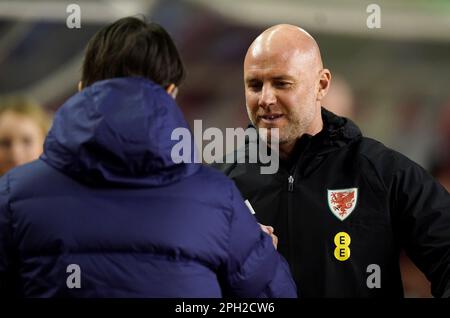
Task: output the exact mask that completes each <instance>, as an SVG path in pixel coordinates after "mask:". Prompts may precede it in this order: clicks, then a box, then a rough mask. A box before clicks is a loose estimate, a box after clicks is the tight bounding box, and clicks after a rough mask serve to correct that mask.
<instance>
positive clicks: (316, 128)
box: [279, 115, 323, 160]
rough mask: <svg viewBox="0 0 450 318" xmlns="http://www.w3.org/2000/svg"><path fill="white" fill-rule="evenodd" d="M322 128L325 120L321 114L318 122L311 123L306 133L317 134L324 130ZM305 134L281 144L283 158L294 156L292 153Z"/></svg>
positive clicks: (281, 156)
mask: <svg viewBox="0 0 450 318" xmlns="http://www.w3.org/2000/svg"><path fill="white" fill-rule="evenodd" d="M322 129H323V121H322V116H321V115H320V116H319V120H317V121H316V123H314V124H313V125H311V126H310V128H308V130H307V131H306V132H305V133H304V134H308V135H310V136H315V135H317V134H318V133H320V132H321V131H322ZM304 134H301V135H300V136H298V137H297V139H295V140H292V141H289V142H286V143H283V144H280V145H279V149H280V158H281V159H283V160H288V159H289V158H290V157H291V156H292V153H293V152H294V149H295V145H296V143H297V140H298V139H300V138H301V137H302V136H303V135H304Z"/></svg>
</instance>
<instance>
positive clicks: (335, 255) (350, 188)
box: [219, 25, 450, 297]
mask: <svg viewBox="0 0 450 318" xmlns="http://www.w3.org/2000/svg"><path fill="white" fill-rule="evenodd" d="M244 83H245V98H246V106H247V112H248V115H249V117H250V120H251V123H252V125H251V126H250V127H249V129H255V128H275V129H278V131H279V149H274V151H276V152H277V153H278V154H279V158H280V159H281V160H280V169H279V170H278V171H277V172H276V173H275V174H272V175H267V174H261V173H260V171H261V170H260V166H261V165H262V164H260V163H256V164H255V163H248V162H250V161H249V160H248V159H249V158H248V156H249V154H248V149H250V147H249V144H246V146H245V149H244V151H242V149H239V150H238V151H237V152H236V154H235V157H236V162H235V163H226V164H221V165H219V168H220V169H221V170H222V171H224V172H225V173H226V174H227V175H228V176H229V177H230V178H231V179H233V180H234V181H235V183H236V185H237V186H238V188H239V189H240V191H241V193H242V195H243V196H244V198H245V199H248V200H249V201H250V202H251V204H252V205H253V207H254V210H255V211H256V217H257V218H258V220H259V222H260V223H262V224H265V225H269V226H272V227H273V228H274V229H275V233H274V234H275V235H277V236H278V238H279V241H278V250H279V251H280V252H281V254H283V255H284V256H285V257H286V259H287V260H288V262H289V264H290V266H291V270H292V273H293V275H294V278H295V280H296V283H297V286H298V288H299V295H300V296H303V297H402V296H403V288H402V284H401V277H400V270H399V251H400V248H401V247H404V248H405V249H406V251H407V252H408V254H409V255H410V257H411V258H412V259H413V260H414V261H415V263H416V265H417V266H418V267H419V268H420V269H421V270H422V271H423V272H424V273H425V274H426V275H427V277H428V278H429V279H430V281H431V283H432V292H433V294H434V295H435V296H437V297H441V296H445V297H449V296H450V195H449V194H448V192H447V191H446V190H445V189H444V188H443V187H442V186H441V185H440V184H439V183H437V182H436V181H435V180H434V179H433V178H432V177H431V176H430V175H429V174H428V173H427V172H426V171H425V170H424V169H422V168H421V167H420V166H418V165H417V164H415V163H414V162H412V161H410V160H409V159H408V158H406V157H404V156H403V155H401V154H399V153H397V152H395V151H393V150H391V149H388V148H387V147H385V146H384V145H382V144H381V143H379V142H377V141H375V140H373V139H369V138H366V137H363V136H362V135H361V132H360V130H359V128H358V127H357V126H356V125H355V124H354V123H353V122H352V121H350V120H348V119H346V118H343V117H339V116H337V115H335V114H333V113H331V112H329V111H327V110H326V109H325V108H323V107H322V99H323V98H324V96H325V95H326V93H327V91H328V89H329V87H330V83H331V73H330V71H329V70H328V69H326V68H324V67H323V63H322V59H321V55H320V50H319V47H318V45H317V43H316V41H315V40H314V38H313V37H312V36H311V35H309V34H308V33H307V32H306V31H305V30H303V29H301V28H299V27H296V26H292V25H277V26H274V27H271V28H269V29H267V30H266V31H264V32H263V33H262V34H261V35H260V36H258V37H257V38H256V40H255V41H254V42H253V43H252V44H251V46H250V48H249V49H248V52H247V54H246V56H245V61H244ZM267 141H268V145H269V146H271V142H270V141H271V138H268V139H267ZM249 142H252V141H249ZM259 145H260V146H264V145H266V146H267V144H264V143H263V142H259ZM271 147H272V146H271ZM252 148H253V147H252ZM239 156H246V158H244V160H242V159H243V158H239ZM238 162H246V163H238Z"/></svg>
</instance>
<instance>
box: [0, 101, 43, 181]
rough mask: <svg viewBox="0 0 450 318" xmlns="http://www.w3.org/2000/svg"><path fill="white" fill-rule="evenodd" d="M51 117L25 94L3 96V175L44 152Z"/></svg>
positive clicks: (0, 159)
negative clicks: (20, 95) (22, 95)
mask: <svg viewBox="0 0 450 318" xmlns="http://www.w3.org/2000/svg"><path fill="white" fill-rule="evenodd" d="M49 126H50V118H49V116H48V115H47V114H46V113H45V111H44V110H43V109H42V108H41V107H40V106H39V105H38V104H37V103H35V102H33V101H31V100H29V99H27V98H25V97H2V98H0V176H1V175H3V174H5V173H6V172H7V171H8V170H10V169H12V168H14V167H16V166H18V165H22V164H24V163H27V162H30V161H33V160H35V159H37V158H38V157H39V155H40V154H41V153H42V149H43V145H44V139H45V136H46V134H47V130H48V129H49Z"/></svg>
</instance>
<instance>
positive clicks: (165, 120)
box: [41, 77, 200, 187]
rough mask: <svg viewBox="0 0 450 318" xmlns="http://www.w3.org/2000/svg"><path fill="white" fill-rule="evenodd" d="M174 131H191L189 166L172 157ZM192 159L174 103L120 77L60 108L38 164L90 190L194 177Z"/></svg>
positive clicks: (145, 83)
mask: <svg viewBox="0 0 450 318" xmlns="http://www.w3.org/2000/svg"><path fill="white" fill-rule="evenodd" d="M177 128H181V129H183V131H185V132H186V131H189V135H188V136H189V140H185V139H183V141H184V142H187V143H188V145H189V143H190V149H191V153H190V155H189V157H190V158H191V160H190V162H191V163H183V162H181V163H180V160H174V159H173V158H172V149H173V148H174V146H175V145H177V144H179V143H180V140H178V139H176V140H172V133H173V131H174V130H175V129H177ZM177 136H179V134H177ZM184 136H186V134H185V135H184ZM177 138H179V137H177ZM178 148H179V147H178ZM183 149H188V148H183ZM177 155H178V158H180V157H179V156H180V155H181V154H174V156H177ZM183 155H184V156H183V157H186V154H183ZM195 156H196V154H195V144H194V137H193V136H192V134H191V133H190V130H189V127H188V125H187V123H186V121H185V119H184V117H183V114H182V113H181V111H180V109H179V108H178V106H177V105H176V103H175V101H174V100H173V98H172V97H170V96H169V95H168V94H167V93H166V91H165V90H164V89H163V88H162V87H161V86H159V85H157V84H155V83H153V82H151V81H150V80H147V79H144V78H140V77H124V78H114V79H109V80H104V81H100V82H97V83H95V84H93V85H91V86H89V87H87V88H85V89H83V90H82V91H81V92H79V93H77V94H75V95H74V96H72V97H71V98H70V99H69V100H68V101H67V102H66V103H65V104H64V105H63V106H61V108H60V109H59V110H58V111H57V113H56V114H55V118H54V121H53V125H52V127H51V129H50V131H49V133H48V135H47V138H46V140H45V144H44V153H43V155H42V156H41V159H42V160H43V161H45V162H46V163H48V164H49V165H51V166H52V167H54V168H56V169H57V170H59V171H61V172H63V173H64V174H66V175H69V176H71V177H73V178H74V179H77V180H79V181H80V182H84V183H88V184H90V185H92V186H120V187H149V186H163V185H166V184H170V183H173V182H176V181H178V180H180V179H182V178H185V177H187V176H189V175H191V174H193V173H195V172H196V171H197V170H198V168H199V167H200V165H199V164H196V163H194V162H195V161H194V157H195ZM175 159H176V158H175Z"/></svg>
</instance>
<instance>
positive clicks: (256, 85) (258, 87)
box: [247, 83, 261, 91]
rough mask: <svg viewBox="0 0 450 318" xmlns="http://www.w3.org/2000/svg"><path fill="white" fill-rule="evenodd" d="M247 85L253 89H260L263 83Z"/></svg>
mask: <svg viewBox="0 0 450 318" xmlns="http://www.w3.org/2000/svg"><path fill="white" fill-rule="evenodd" d="M247 87H248V88H249V89H250V90H252V91H259V90H261V85H260V84H257V83H255V84H248V85H247Z"/></svg>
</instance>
